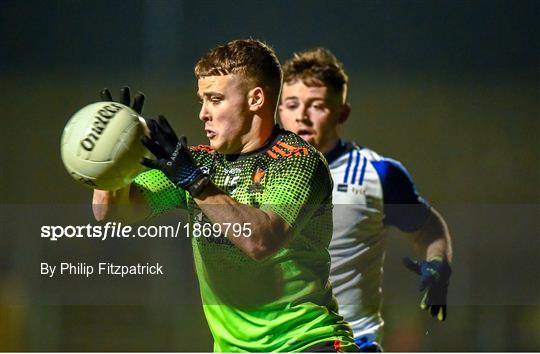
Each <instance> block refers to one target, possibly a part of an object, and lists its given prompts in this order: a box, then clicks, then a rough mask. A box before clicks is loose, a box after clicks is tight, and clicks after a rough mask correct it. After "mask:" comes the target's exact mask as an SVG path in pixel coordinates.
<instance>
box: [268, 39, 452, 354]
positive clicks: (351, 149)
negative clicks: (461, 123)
mask: <svg viewBox="0 0 540 354" xmlns="http://www.w3.org/2000/svg"><path fill="white" fill-rule="evenodd" d="M347 81H348V78H347V75H346V74H345V72H344V70H343V66H342V64H341V63H339V62H338V61H337V59H336V58H335V56H334V55H333V54H332V53H331V52H330V51H328V50H326V49H323V48H315V49H311V50H308V51H305V52H301V53H297V54H295V55H294V57H293V58H291V59H289V60H288V61H287V62H286V63H285V65H284V85H283V90H282V99H281V104H280V106H279V114H280V118H281V122H282V124H283V126H284V128H285V129H287V130H290V131H293V132H295V133H297V134H298V135H300V136H301V137H302V138H303V139H304V140H306V141H308V142H309V143H311V144H312V145H313V146H315V147H316V148H317V149H319V150H320V151H321V152H322V153H324V154H325V156H326V158H327V160H328V163H329V167H330V171H331V173H332V177H333V180H334V190H333V202H334V232H333V237H332V242H331V244H330V255H331V257H332V265H331V273H330V280H331V281H332V285H333V288H334V294H335V296H336V297H337V299H338V302H339V306H340V313H341V314H342V315H343V316H344V317H345V319H346V320H347V322H349V323H350V324H351V326H352V328H353V332H354V335H355V340H356V342H357V344H358V345H359V346H360V348H361V349H362V350H364V351H378V350H380V347H379V345H378V343H377V342H379V343H380V340H381V337H382V326H383V319H382V317H381V313H380V310H381V306H382V291H381V285H382V267H383V260H384V254H385V233H386V231H387V229H388V227H389V226H395V227H397V228H398V229H400V230H401V231H404V232H408V233H412V237H411V239H412V242H413V244H414V247H415V249H417V251H418V252H419V253H421V254H422V255H423V256H425V260H423V261H413V260H410V259H406V260H405V265H406V266H407V267H408V268H409V269H411V270H413V271H415V272H416V273H418V274H419V275H420V282H419V288H420V290H422V291H423V290H426V292H425V294H424V297H423V298H422V301H421V304H420V306H421V308H422V309H426V310H429V312H430V313H431V314H432V315H433V316H434V317H437V318H438V319H439V320H444V319H445V317H446V292H447V287H448V279H449V277H450V274H451V271H450V266H449V262H450V261H451V256H452V252H451V242H450V235H449V233H448V230H447V227H446V223H445V221H444V219H443V218H442V217H441V215H440V214H439V213H438V212H437V211H435V210H434V209H433V208H432V207H431V206H430V205H429V204H428V203H427V202H426V201H425V200H424V199H423V198H421V197H420V196H419V195H418V193H417V192H416V188H415V186H414V183H413V181H412V178H411V177H410V175H409V173H408V172H407V170H406V169H405V167H404V166H403V165H402V164H401V163H399V162H398V161H395V160H392V159H389V158H384V157H382V156H379V155H378V154H377V153H375V152H374V151H372V150H370V149H368V148H363V147H360V146H357V145H356V144H354V143H352V142H346V141H344V140H342V139H340V137H339V134H338V127H339V126H340V125H341V124H343V123H344V122H345V121H346V120H347V118H348V116H349V113H350V106H349V104H348V103H346V95H347Z"/></svg>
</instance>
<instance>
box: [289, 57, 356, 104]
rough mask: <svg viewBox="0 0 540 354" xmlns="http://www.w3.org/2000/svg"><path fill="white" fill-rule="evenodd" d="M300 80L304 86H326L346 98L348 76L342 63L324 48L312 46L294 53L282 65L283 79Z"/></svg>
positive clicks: (344, 99) (343, 100) (290, 81)
mask: <svg viewBox="0 0 540 354" xmlns="http://www.w3.org/2000/svg"><path fill="white" fill-rule="evenodd" d="M297 80H301V81H302V82H303V83H304V84H305V85H306V86H326V87H328V88H330V89H332V90H333V91H334V92H335V93H336V94H338V95H339V96H340V97H341V98H342V103H345V101H346V100H347V84H348V82H349V77H348V76H347V74H346V73H345V69H344V67H343V64H342V63H341V62H340V61H338V60H337V58H336V56H335V55H334V54H332V52H331V51H329V50H328V49H326V48H312V49H308V50H305V51H303V52H298V53H294V56H293V57H292V58H290V59H289V60H287V61H286V62H285V64H284V65H283V81H284V82H286V83H289V84H290V83H293V82H295V81H297Z"/></svg>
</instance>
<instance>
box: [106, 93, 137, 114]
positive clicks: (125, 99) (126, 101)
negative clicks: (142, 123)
mask: <svg viewBox="0 0 540 354" xmlns="http://www.w3.org/2000/svg"><path fill="white" fill-rule="evenodd" d="M100 96H101V100H102V101H111V102H118V103H121V104H123V105H124V106H128V107H131V108H132V109H133V110H134V111H135V112H137V113H139V114H141V113H142V109H143V105H144V93H142V92H140V91H139V92H137V94H136V95H135V97H133V103H131V94H130V91H129V87H127V86H124V87H122V88H121V89H120V101H115V100H113V98H112V95H111V91H109V89H108V88H104V89H103V90H101V92H100Z"/></svg>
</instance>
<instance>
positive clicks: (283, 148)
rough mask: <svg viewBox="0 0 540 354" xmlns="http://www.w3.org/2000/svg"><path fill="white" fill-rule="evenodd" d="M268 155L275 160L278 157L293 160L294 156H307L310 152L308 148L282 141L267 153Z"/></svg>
mask: <svg viewBox="0 0 540 354" xmlns="http://www.w3.org/2000/svg"><path fill="white" fill-rule="evenodd" d="M266 154H267V155H268V156H270V157H271V158H273V159H277V158H278V157H286V158H291V157H293V156H307V155H309V150H308V149H307V148H306V147H303V146H302V147H295V146H291V145H289V144H287V143H286V142H284V141H282V140H280V141H278V142H277V143H276V144H275V145H274V146H272V148H271V149H269V150H267V151H266Z"/></svg>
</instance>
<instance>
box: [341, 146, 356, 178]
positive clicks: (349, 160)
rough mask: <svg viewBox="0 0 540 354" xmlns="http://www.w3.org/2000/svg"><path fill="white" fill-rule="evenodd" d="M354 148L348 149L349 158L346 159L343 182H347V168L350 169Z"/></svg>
mask: <svg viewBox="0 0 540 354" xmlns="http://www.w3.org/2000/svg"><path fill="white" fill-rule="evenodd" d="M353 151H354V150H351V151H349V158H348V159H347V168H346V169H345V177H343V183H347V180H348V179H349V170H350V169H351V163H352V154H353Z"/></svg>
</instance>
